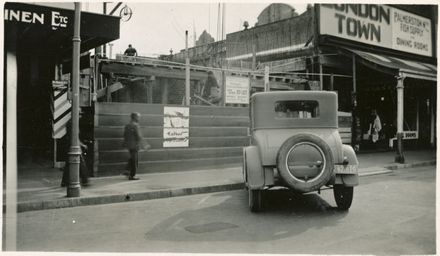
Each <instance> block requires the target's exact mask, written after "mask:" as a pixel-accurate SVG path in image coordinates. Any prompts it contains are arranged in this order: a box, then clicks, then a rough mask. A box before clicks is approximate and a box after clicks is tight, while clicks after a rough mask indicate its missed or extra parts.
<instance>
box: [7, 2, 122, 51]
mask: <svg viewBox="0 0 440 256" xmlns="http://www.w3.org/2000/svg"><path fill="white" fill-rule="evenodd" d="M119 23H120V18H119V17H116V16H109V15H101V14H95V13H88V12H81V35H80V36H81V52H84V51H87V50H90V49H93V48H95V47H98V46H100V45H103V44H105V43H108V42H111V41H113V40H116V39H119ZM4 24H5V30H4V33H5V34H4V35H5V39H6V40H5V43H6V47H7V48H11V47H12V48H15V49H17V50H19V51H20V52H37V53H43V54H61V55H67V56H69V55H71V52H72V45H73V43H72V37H73V27H74V10H69V9H61V8H55V7H48V6H41V5H35V4H26V3H11V2H7V3H5V6H4Z"/></svg>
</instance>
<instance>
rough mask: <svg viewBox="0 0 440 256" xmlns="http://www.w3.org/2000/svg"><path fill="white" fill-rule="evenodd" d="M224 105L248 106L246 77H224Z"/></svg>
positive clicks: (247, 80) (247, 82) (247, 81)
mask: <svg viewBox="0 0 440 256" xmlns="http://www.w3.org/2000/svg"><path fill="white" fill-rule="evenodd" d="M225 103H230V104H249V78H248V77H236V76H227V77H226V91H225Z"/></svg>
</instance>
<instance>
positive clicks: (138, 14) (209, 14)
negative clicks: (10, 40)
mask: <svg viewBox="0 0 440 256" xmlns="http://www.w3.org/2000/svg"><path fill="white" fill-rule="evenodd" d="M116 3H117V2H113V3H109V4H108V7H107V10H111V9H113V7H114V6H116ZM285 3H287V2H285ZM125 4H127V5H128V6H129V7H130V8H131V9H132V11H133V15H132V18H131V19H130V20H129V21H127V22H124V21H121V23H120V39H119V40H116V41H113V42H111V43H112V44H113V46H112V55H113V56H112V57H113V58H114V56H115V54H117V53H123V52H124V51H125V49H126V48H127V46H128V44H132V45H133V47H134V48H136V49H137V52H138V55H140V56H149V57H157V56H158V55H159V54H169V53H170V49H172V50H173V52H174V53H177V52H179V51H180V50H182V49H185V30H188V35H189V36H188V37H189V39H188V45H189V47H192V46H194V32H195V34H196V39H198V38H199V36H200V34H201V33H202V32H203V30H206V31H207V32H209V33H210V34H211V36H212V37H213V38H214V39H217V17H218V3H216V2H209V1H205V2H195V3H194V2H182V1H180V2H177V3H176V2H144V3H140V2H124V4H123V5H122V6H124V5H125ZM269 4H270V2H261V1H260V2H251V1H241V2H227V3H225V6H226V8H225V9H226V13H225V30H226V34H228V33H231V32H235V31H239V30H241V29H243V22H244V21H248V22H249V24H250V26H251V27H253V26H254V25H255V23H256V22H257V17H258V15H259V14H260V13H261V11H262V10H263V9H264V8H266V7H267V6H268V5H269ZM288 4H290V5H291V6H292V7H294V8H295V9H296V11H297V12H298V13H299V14H300V13H302V12H304V11H305V9H306V6H307V4H306V3H304V4H296V3H295V4H293V2H290V3H288ZM83 10H88V11H91V12H98V11H102V4H101V3H99V4H97V3H96V2H95V3H83ZM117 13H119V11H118V12H117ZM109 51H110V50H109V48H107V52H108V53H109Z"/></svg>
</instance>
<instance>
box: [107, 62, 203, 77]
mask: <svg viewBox="0 0 440 256" xmlns="http://www.w3.org/2000/svg"><path fill="white" fill-rule="evenodd" d="M101 73H114V74H123V75H133V76H156V77H165V78H175V79H185V70H182V69H172V70H170V69H168V68H166V67H163V68H162V67H157V68H155V67H150V66H138V65H135V66H130V65H124V64H121V63H104V64H103V65H102V68H101ZM207 77H208V74H207V72H201V71H193V70H191V77H190V79H191V80H205V79H207Z"/></svg>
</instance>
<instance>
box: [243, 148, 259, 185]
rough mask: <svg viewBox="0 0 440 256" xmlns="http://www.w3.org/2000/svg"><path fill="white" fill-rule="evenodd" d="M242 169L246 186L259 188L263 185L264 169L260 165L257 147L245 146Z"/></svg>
mask: <svg viewBox="0 0 440 256" xmlns="http://www.w3.org/2000/svg"><path fill="white" fill-rule="evenodd" d="M243 158H244V159H243V161H245V162H244V166H243V167H244V168H245V169H246V170H243V172H244V174H245V175H246V176H245V182H246V183H247V184H246V185H247V187H248V188H250V189H259V188H263V186H264V169H263V166H262V165H261V159H260V154H259V152H258V147H256V146H249V147H245V148H244V150H243Z"/></svg>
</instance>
